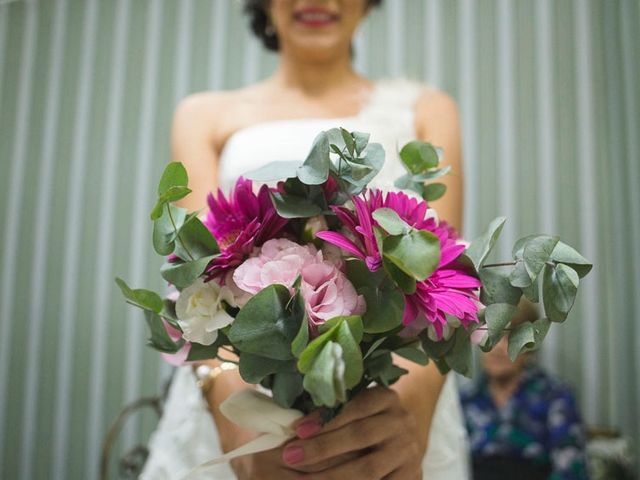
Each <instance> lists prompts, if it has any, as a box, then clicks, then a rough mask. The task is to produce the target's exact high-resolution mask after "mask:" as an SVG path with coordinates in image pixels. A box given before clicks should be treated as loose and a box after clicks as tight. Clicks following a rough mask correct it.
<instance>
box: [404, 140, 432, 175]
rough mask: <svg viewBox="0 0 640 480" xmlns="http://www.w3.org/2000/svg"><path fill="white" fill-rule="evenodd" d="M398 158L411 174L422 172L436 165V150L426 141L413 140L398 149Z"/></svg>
mask: <svg viewBox="0 0 640 480" xmlns="http://www.w3.org/2000/svg"><path fill="white" fill-rule="evenodd" d="M400 159H401V160H402V163H403V164H404V166H405V167H406V168H407V170H409V172H411V173H412V174H414V175H415V174H419V173H424V172H425V171H426V170H429V169H431V168H435V167H437V166H438V162H439V159H438V152H437V151H436V149H435V148H434V147H433V145H431V144H430V143H427V142H421V141H419V140H414V141H412V142H409V143H407V144H406V145H405V146H404V147H402V149H401V150H400Z"/></svg>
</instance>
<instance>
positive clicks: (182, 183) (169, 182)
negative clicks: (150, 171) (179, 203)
mask: <svg viewBox="0 0 640 480" xmlns="http://www.w3.org/2000/svg"><path fill="white" fill-rule="evenodd" d="M188 184H189V177H188V175H187V170H186V169H185V168H184V165H182V163H180V162H170V163H169V164H167V166H166V167H165V169H164V172H163V173H162V177H160V183H159V184H158V196H159V197H161V196H162V195H164V194H165V193H166V192H167V191H168V190H169V189H170V188H172V187H186V186H187V185H188Z"/></svg>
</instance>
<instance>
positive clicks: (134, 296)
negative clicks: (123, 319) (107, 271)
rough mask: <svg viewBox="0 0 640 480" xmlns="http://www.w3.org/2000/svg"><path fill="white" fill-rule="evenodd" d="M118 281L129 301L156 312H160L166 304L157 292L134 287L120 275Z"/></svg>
mask: <svg viewBox="0 0 640 480" xmlns="http://www.w3.org/2000/svg"><path fill="white" fill-rule="evenodd" d="M116 283H117V284H118V287H120V290H121V291H122V294H123V295H124V297H125V298H126V299H127V300H128V301H129V303H132V304H133V305H135V306H136V307H140V308H142V309H143V310H149V311H151V312H154V313H160V312H161V311H162V307H163V306H164V304H163V303H162V298H160V295H158V294H157V293H155V292H152V291H151V290H145V289H143V288H137V289H132V288H130V287H129V285H127V283H126V282H125V281H124V280H123V279H121V278H119V277H116Z"/></svg>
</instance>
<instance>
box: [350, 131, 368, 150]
mask: <svg viewBox="0 0 640 480" xmlns="http://www.w3.org/2000/svg"><path fill="white" fill-rule="evenodd" d="M351 134H352V135H353V140H354V143H355V146H356V153H357V154H358V155H360V154H361V153H362V152H363V151H364V149H365V148H367V144H368V143H369V137H370V134H368V133H363V132H351Z"/></svg>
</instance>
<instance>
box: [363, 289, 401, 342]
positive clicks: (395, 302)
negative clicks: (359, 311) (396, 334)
mask: <svg viewBox="0 0 640 480" xmlns="http://www.w3.org/2000/svg"><path fill="white" fill-rule="evenodd" d="M358 293H359V294H361V295H363V296H364V299H365V302H366V304H367V311H366V312H365V314H364V315H363V316H362V322H363V325H364V331H365V332H366V333H384V332H388V331H390V330H393V329H395V328H397V327H399V326H400V325H402V313H403V312H404V295H403V294H402V292H400V291H399V290H397V289H395V288H392V289H390V288H386V286H384V287H371V286H365V287H361V288H360V289H358Z"/></svg>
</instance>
